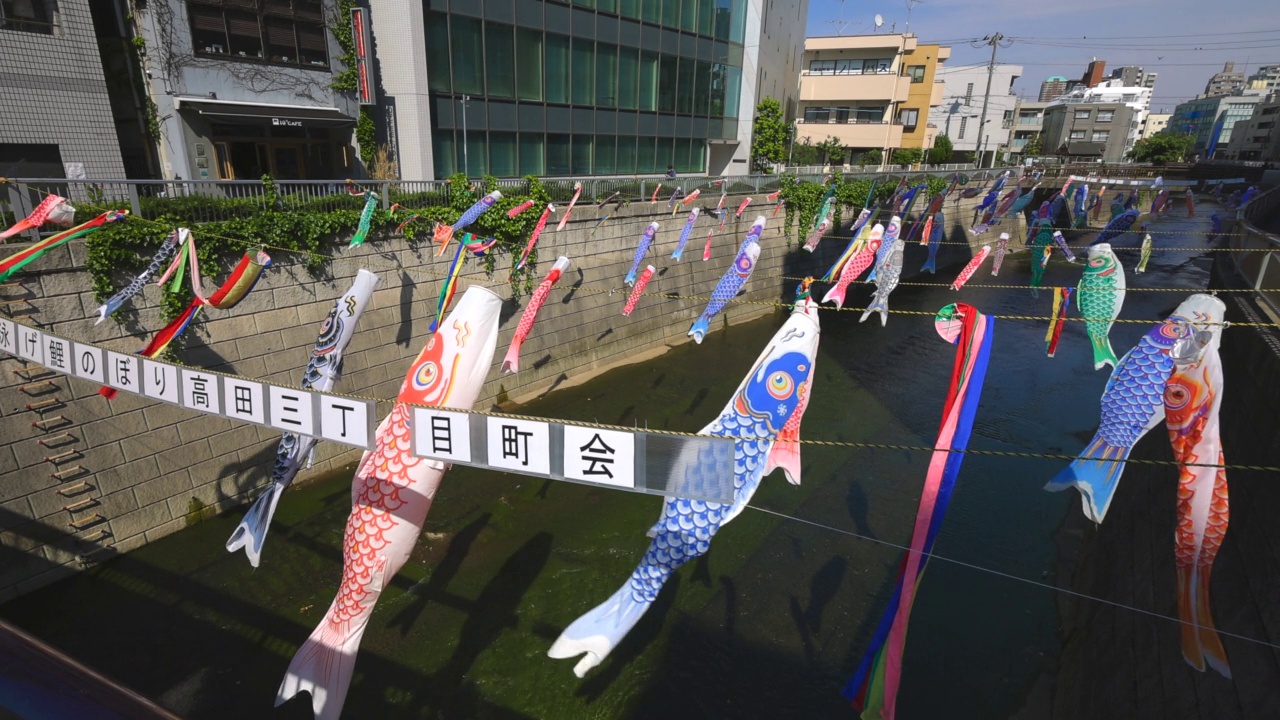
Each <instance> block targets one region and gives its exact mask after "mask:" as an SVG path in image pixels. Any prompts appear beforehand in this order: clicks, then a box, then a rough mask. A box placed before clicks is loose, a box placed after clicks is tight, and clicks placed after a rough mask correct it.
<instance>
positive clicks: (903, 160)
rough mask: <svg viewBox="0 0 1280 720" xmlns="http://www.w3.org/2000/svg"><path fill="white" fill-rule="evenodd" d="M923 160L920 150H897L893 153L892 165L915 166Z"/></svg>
mask: <svg viewBox="0 0 1280 720" xmlns="http://www.w3.org/2000/svg"><path fill="white" fill-rule="evenodd" d="M923 159H924V151H923V150H921V149H920V148H898V149H897V150H894V151H893V164H894V165H915V164H916V163H918V162H920V161H921V160H923Z"/></svg>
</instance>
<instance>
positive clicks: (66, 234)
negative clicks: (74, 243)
mask: <svg viewBox="0 0 1280 720" xmlns="http://www.w3.org/2000/svg"><path fill="white" fill-rule="evenodd" d="M128 214H129V211H128V210H109V211H107V212H104V213H102V214H101V215H99V216H98V217H96V218H94V219H92V220H90V221H89V222H86V223H81V224H79V225H77V226H75V227H73V228H71V229H69V230H64V231H62V232H60V233H58V234H56V235H50V236H49V237H47V238H45V239H44V240H41V241H40V242H37V243H33V244H32V245H31V246H30V247H28V248H26V249H24V250H19V251H18V252H16V253H14V254H13V255H10V256H9V257H7V258H5V259H4V260H0V282H4V281H5V280H8V279H9V278H10V277H11V276H12V275H13V274H14V273H16V272H18V271H19V270H21V269H22V268H24V267H26V265H27V264H28V263H31V262H34V261H35V260H38V259H39V258H40V256H41V255H44V254H45V253H46V252H48V251H49V250H52V249H53V248H55V247H58V246H59V245H62V244H63V243H66V242H67V241H69V240H75V239H76V238H81V237H84V236H85V235H88V234H89V233H91V232H93V231H95V230H98V229H101V228H102V226H103V225H106V224H107V223H109V222H115V221H116V220H119V219H120V218H123V217H125V216H126V215H128Z"/></svg>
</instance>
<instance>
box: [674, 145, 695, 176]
mask: <svg viewBox="0 0 1280 720" xmlns="http://www.w3.org/2000/svg"><path fill="white" fill-rule="evenodd" d="M689 145H690V140H689V138H677V139H676V160H675V163H676V171H677V172H682V173H685V172H691V171H692V170H693V168H692V167H690V163H689Z"/></svg>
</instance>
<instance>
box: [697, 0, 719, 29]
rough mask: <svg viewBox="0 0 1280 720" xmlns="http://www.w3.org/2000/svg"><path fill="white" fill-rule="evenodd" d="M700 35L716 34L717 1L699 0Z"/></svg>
mask: <svg viewBox="0 0 1280 720" xmlns="http://www.w3.org/2000/svg"><path fill="white" fill-rule="evenodd" d="M698 34H699V35H706V36H707V37H712V36H714V35H715V34H716V0H698Z"/></svg>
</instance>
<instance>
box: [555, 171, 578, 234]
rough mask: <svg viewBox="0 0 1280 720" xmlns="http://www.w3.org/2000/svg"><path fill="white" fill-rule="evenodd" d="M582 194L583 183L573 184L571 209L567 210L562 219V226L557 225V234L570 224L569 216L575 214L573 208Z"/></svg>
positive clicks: (570, 201)
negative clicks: (566, 224) (565, 225)
mask: <svg viewBox="0 0 1280 720" xmlns="http://www.w3.org/2000/svg"><path fill="white" fill-rule="evenodd" d="M581 194H582V183H574V184H573V197H572V198H571V199H570V200H569V207H567V208H565V211H564V217H562V218H560V224H559V225H556V232H560V231H561V230H563V229H564V224H565V223H567V222H569V214H570V213H572V212H573V206H574V205H576V204H577V203H578V196H579V195H581Z"/></svg>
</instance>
